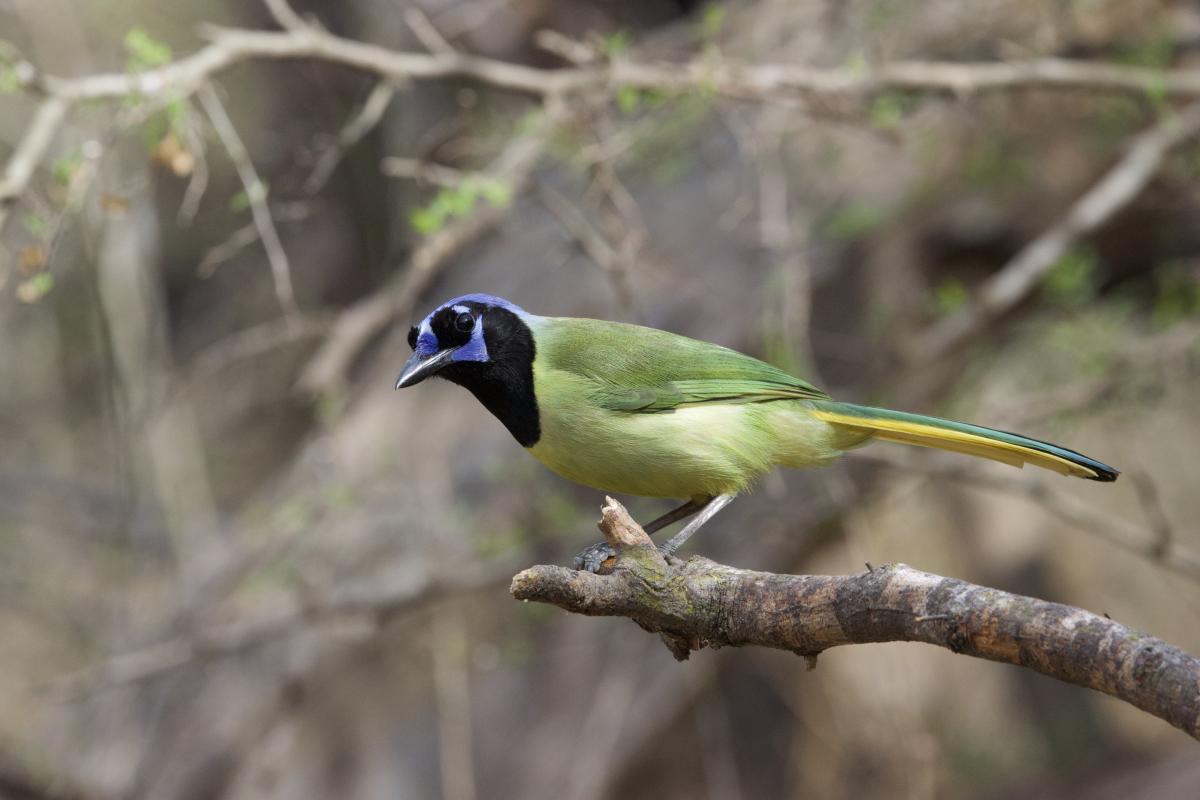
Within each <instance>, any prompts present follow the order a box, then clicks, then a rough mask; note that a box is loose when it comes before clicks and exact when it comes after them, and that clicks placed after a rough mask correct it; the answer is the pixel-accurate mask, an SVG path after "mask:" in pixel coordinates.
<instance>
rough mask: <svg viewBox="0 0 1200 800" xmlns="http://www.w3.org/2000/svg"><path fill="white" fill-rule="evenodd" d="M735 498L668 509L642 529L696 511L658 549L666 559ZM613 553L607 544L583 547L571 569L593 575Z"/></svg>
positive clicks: (658, 526) (650, 530)
mask: <svg viewBox="0 0 1200 800" xmlns="http://www.w3.org/2000/svg"><path fill="white" fill-rule="evenodd" d="M734 496H735V495H732V494H723V495H718V496H717V497H710V498H706V499H704V500H689V501H687V502H686V503H684V504H683V505H681V506H679V508H676V509H672V510H671V511H668V512H667V513H666V514H663V515H662V516H661V517H657V518H655V519H653V520H651V521H650V522H648V523H646V524H645V525H644V526H642V530H644V531H645V532H646V533H648V534H652V533H654V532H655V531H659V530H662V529H663V528H665V527H667V526H668V525H670V524H671V523H672V522H678V521H679V520H681V519H687V518H688V517H690V516H691V515H693V514H695V513H697V512H699V514H700V516H699V517H697V518H696V519H694V520H692V521H691V522H690V523H688V525H687V527H686V528H684V529H683V530H681V531H680V532H679V533H677V534H675V535H674V536H672V537H671V538H670V539H669V540H668V541H667V543H666V544H664V545H662V546H661V547H659V548H658V549H659V550H661V551H662V554H663V555H664V556H669V555H671V554H672V553H674V552H675V551H676V550H678V549H679V547H680V545H682V544H683V543H684V542H686V541H687V540H688V539H689V538H690V537H691V535H692V534H693V533H695V532H696V531H697V530H699V528H700V526H701V525H703V524H704V523H705V522H708V521H709V520H710V519H712V517H713V515H714V514H716V513H717V512H718V511H720V510H721V509H722V508H724V507H725V506H727V505H729V502H730V501H731V500H733V498H734ZM616 554H617V553H616V551H615V550H613V548H612V545H610V544H609V543H608V542H596V543H595V544H593V545H589V546H587V547H585V548H584V549H583V550H582V551H580V553H579V555H577V556H575V569H582V570H586V571H588V572H596V571H598V570H599V569H600V565H601V564H603V563H604V562H605V561H607V560H608V559H610V558H612V557H613V556H615V555H616Z"/></svg>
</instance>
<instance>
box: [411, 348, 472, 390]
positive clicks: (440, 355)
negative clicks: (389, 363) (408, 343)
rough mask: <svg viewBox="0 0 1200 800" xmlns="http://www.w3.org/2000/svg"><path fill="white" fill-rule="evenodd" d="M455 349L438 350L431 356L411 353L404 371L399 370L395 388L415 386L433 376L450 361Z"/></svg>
mask: <svg viewBox="0 0 1200 800" xmlns="http://www.w3.org/2000/svg"><path fill="white" fill-rule="evenodd" d="M457 349H458V348H456V347H448V348H446V349H445V350H439V351H438V352H436V353H434V354H433V355H431V356H422V355H421V354H419V353H413V354H412V357H411V358H409V359H408V363H406V364H405V365H404V369H402V370H400V377H399V378H396V388H397V389H403V388H404V387H406V386H415V385H416V384H418V383H420V382H421V381H423V380H425V379H426V378H428V377H429V376H430V375H433V374H435V373H436V372H437V371H438V370H440V369H441V368H442V367H444V366H446V364H447V363H448V362H449V361H450V356H452V355H454V351H455V350H457Z"/></svg>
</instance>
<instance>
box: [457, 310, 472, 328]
mask: <svg viewBox="0 0 1200 800" xmlns="http://www.w3.org/2000/svg"><path fill="white" fill-rule="evenodd" d="M454 327H455V328H456V329H458V331H459V332H461V333H470V332H471V331H473V330H474V329H475V318H474V317H472V316H471V315H470V314H468V313H467V312H466V311H464V312H463V313H461V314H459V315H458V316H457V317H455V319H454Z"/></svg>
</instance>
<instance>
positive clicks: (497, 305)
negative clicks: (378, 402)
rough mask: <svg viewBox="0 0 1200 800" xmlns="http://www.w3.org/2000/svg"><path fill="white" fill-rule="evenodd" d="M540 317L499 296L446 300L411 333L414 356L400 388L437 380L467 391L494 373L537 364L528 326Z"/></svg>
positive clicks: (400, 382)
mask: <svg viewBox="0 0 1200 800" xmlns="http://www.w3.org/2000/svg"><path fill="white" fill-rule="evenodd" d="M534 319H536V317H534V316H533V315H532V314H529V313H527V312H526V311H524V310H523V309H521V308H520V307H518V306H516V305H514V304H512V303H510V302H508V301H507V300H504V299H503V298H500V297H493V296H492V295H488V294H466V295H463V296H462V297H456V298H454V299H453V300H448V301H447V302H445V303H443V304H442V305H440V306H438V307H437V308H436V309H434V310H433V312H432V313H430V314H429V315H428V316H427V317H425V319H423V320H421V322H420V323H419V324H417V325H414V326H413V327H412V329H411V330H409V332H408V346H409V347H411V348H412V349H413V354H412V357H410V358H409V359H408V363H406V364H405V365H404V369H403V370H402V371H401V372H400V377H399V378H397V379H396V388H397V389H403V388H405V387H407V386H413V385H415V384H418V383H420V382H421V381H423V380H425V379H426V378H428V377H430V376H432V375H439V376H441V377H444V378H446V379H448V380H451V381H454V382H455V383H459V384H462V385H464V386H468V388H470V386H471V384H472V383H475V382H476V381H477V380H482V379H484V378H485V377H486V376H487V375H488V374H490V373H492V372H494V371H495V370H496V369H498V368H499V369H506V368H513V367H519V366H525V365H522V364H519V363H517V362H520V361H525V362H528V364H532V362H533V338H532V335H531V333H530V328H529V324H530V322H532V321H533V320H534Z"/></svg>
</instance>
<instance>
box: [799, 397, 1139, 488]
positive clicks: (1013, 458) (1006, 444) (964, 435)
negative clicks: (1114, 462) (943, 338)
mask: <svg viewBox="0 0 1200 800" xmlns="http://www.w3.org/2000/svg"><path fill="white" fill-rule="evenodd" d="M812 407H813V413H814V414H815V415H816V416H817V417H818V418H820V419H823V420H825V421H826V422H830V423H833V424H835V425H839V426H842V427H846V428H851V429H856V430H862V431H864V432H869V433H870V434H871V435H872V436H874V437H875V438H879V439H887V440H890V441H897V442H903V443H906V444H914V445H919V446H923V447H935V448H938V449H942V450H951V451H954V452H959V453H966V454H968V455H974V456H979V457H981V458H990V459H993V460H996V461H1002V462H1004V463H1007V464H1012V465H1013V466H1017V467H1019V466H1022V465H1023V464H1026V463H1030V464H1035V465H1037V466H1040V467H1043V468H1045V469H1050V470H1054V471H1055V472H1059V473H1062V474H1064V475H1073V476H1075V477H1079V478H1086V479H1088V480H1093V481H1115V480H1116V479H1117V476H1118V475H1119V474H1120V472H1119V470H1116V469H1114V468H1112V467H1110V466H1108V465H1107V464H1104V463H1102V462H1100V461H1097V460H1095V459H1094V458H1089V457H1088V456H1085V455H1083V454H1082V453H1077V452H1075V451H1074V450H1068V449H1067V448H1065V447H1059V446H1058V445H1056V444H1051V443H1050V442H1043V441H1040V440H1038V439H1030V438H1029V437H1028V436H1021V435H1020V434H1017V433H1009V432H1008V431H999V430H996V429H995V428H985V427H983V426H981V425H971V424H969V423H966V422H955V421H954V420H948V419H940V418H938V417H928V416H925V415H923V414H909V413H906V412H904V411H890V410H888V409H884V408H871V407H869V406H858V405H853V404H851V403H838V402H834V401H824V400H814V401H812Z"/></svg>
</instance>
